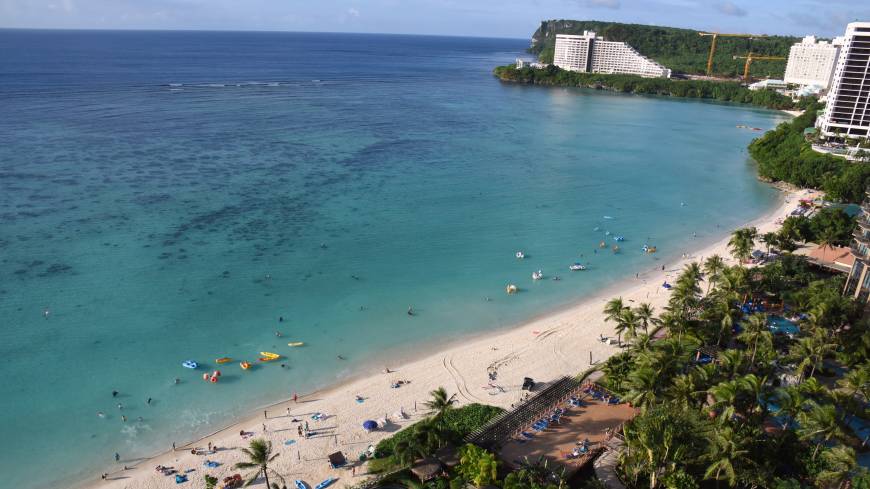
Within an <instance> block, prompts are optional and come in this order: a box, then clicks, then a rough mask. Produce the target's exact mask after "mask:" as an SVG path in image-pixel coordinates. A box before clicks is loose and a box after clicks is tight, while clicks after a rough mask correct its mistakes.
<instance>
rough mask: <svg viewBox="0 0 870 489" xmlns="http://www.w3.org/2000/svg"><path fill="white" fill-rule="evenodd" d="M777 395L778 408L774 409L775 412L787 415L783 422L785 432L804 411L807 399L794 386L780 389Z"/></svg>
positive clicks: (779, 414)
mask: <svg viewBox="0 0 870 489" xmlns="http://www.w3.org/2000/svg"><path fill="white" fill-rule="evenodd" d="M775 397H776V405H777V406H778V408H777V409H776V411H774V414H776V415H777V416H784V417H785V422H784V423H783V424H782V429H783V432H785V430H788V428H789V426H790V425H791V423H792V421H794V420H795V419H797V417H798V415H799V414H800V413H801V412H803V410H804V405H805V404H806V402H807V400H806V398H805V397H804V396H803V394H801V392H800V391H799V390H798V389H796V388H794V387H785V388H781V389H778V390H777V391H776V395H775Z"/></svg>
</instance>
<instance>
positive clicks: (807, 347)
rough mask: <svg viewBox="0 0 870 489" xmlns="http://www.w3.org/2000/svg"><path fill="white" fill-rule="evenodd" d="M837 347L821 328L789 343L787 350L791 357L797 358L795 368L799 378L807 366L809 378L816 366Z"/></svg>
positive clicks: (802, 376)
mask: <svg viewBox="0 0 870 489" xmlns="http://www.w3.org/2000/svg"><path fill="white" fill-rule="evenodd" d="M836 348H837V345H836V344H835V343H833V342H832V341H831V340H830V339H829V337H828V335H827V333H826V331H825V330H824V329H822V328H818V329H816V330H815V332H814V333H813V335H812V336H810V337H809V338H801V339H799V340H798V341H797V343H793V344H792V345H791V349H790V350H789V352H790V353H791V355H792V357H794V358H795V359H798V360H799V363H798V366H797V369H798V372H800V376H799V377H800V379H801V380H803V379H804V372H805V371H806V369H807V368H809V369H810V374H809V378H812V377H813V376H814V375H815V373H816V368H818V367H821V366H822V363H823V362H824V361H825V358H826V357H828V356H829V355H831V354H832V353H833V352H834V351H835V350H836Z"/></svg>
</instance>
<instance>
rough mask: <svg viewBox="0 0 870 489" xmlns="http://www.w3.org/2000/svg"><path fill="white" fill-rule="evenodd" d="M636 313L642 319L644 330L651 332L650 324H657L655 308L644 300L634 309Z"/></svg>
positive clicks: (647, 332)
mask: <svg viewBox="0 0 870 489" xmlns="http://www.w3.org/2000/svg"><path fill="white" fill-rule="evenodd" d="M634 313H635V315H637V317H638V319H640V325H641V326H643V332H644V333H646V334H649V326H650V324H656V323H657V322H658V320H657V319H656V318H655V309H654V308H653V307H652V306H651V305H649V304H648V303H646V302H644V303H641V305H639V306H637V307H636V308H635V309H634Z"/></svg>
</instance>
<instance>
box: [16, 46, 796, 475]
mask: <svg viewBox="0 0 870 489" xmlns="http://www.w3.org/2000/svg"><path fill="white" fill-rule="evenodd" d="M526 46H527V41H526V40H505V39H462V38H437V37H412V36H375V35H335V34H292V33H283V34H282V33H208V32H198V33H192V32H64V31H52V32H47V31H10V30H6V31H3V30H0V106H2V107H3V117H0V277H2V282H0V318H2V324H0V328H2V329H0V357H2V358H3V360H4V361H3V362H2V363H0V377H2V378H3V385H4V395H3V396H0V412H2V413H3V415H2V416H0V437H2V438H3V439H4V440H25V439H26V440H27V443H20V444H17V445H16V447H15V449H14V450H11V451H8V452H7V453H4V455H3V457H0V472H2V474H3V477H4V485H6V486H8V487H17V488H21V489H30V488H36V487H48V486H51V485H52V482H54V481H57V480H60V479H63V480H65V481H70V480H75V479H78V478H83V477H91V476H93V475H94V474H95V473H97V471H99V470H101V469H102V468H105V467H106V466H107V465H110V464H112V463H113V460H112V455H113V454H114V453H115V452H116V451H117V452H119V453H120V454H121V456H122V459H123V460H129V459H132V458H135V457H138V456H142V455H147V454H151V453H154V452H155V451H158V450H163V449H165V448H167V447H168V446H169V444H170V443H171V442H172V441H173V440H175V441H182V440H183V439H184V438H189V437H193V436H194V435H197V434H202V433H204V432H207V431H209V430H211V429H213V428H214V427H216V426H219V425H221V424H222V423H224V422H226V421H227V420H229V419H230V418H232V417H235V416H238V415H240V414H245V413H248V412H251V411H252V410H253V409H255V408H256V407H258V406H262V405H264V404H266V403H269V402H273V401H276V400H279V399H282V398H286V397H287V396H288V395H289V394H290V392H291V391H299V392H308V391H311V390H313V389H316V388H318V387H322V386H325V385H327V384H330V383H333V382H335V381H337V380H339V379H342V378H346V377H347V376H349V375H353V374H355V373H358V372H366V371H368V370H366V369H367V368H371V366H372V365H378V366H380V365H383V363H386V361H385V360H384V359H385V358H388V357H390V356H396V355H399V354H400V353H401V351H402V349H403V348H405V347H407V346H408V345H419V346H421V347H424V348H427V349H434V348H437V347H438V346H439V345H442V344H443V343H445V342H447V341H454V340H455V339H457V338H461V337H462V336H463V335H467V334H469V333H479V332H482V331H487V330H495V329H498V328H504V327H507V326H510V325H513V324H516V323H518V322H520V321H523V320H526V319H529V318H531V317H532V316H534V315H537V314H541V313H543V312H545V311H547V310H550V309H552V308H555V307H559V306H563V305H566V304H569V303H571V302H574V301H577V300H580V299H582V298H584V297H587V296H589V295H590V294H592V293H594V292H596V291H598V290H600V289H601V288H602V287H606V286H608V285H612V284H614V283H616V281H618V280H621V279H623V278H625V277H628V276H632V275H634V273H636V272H638V271H643V270H648V269H651V268H654V267H659V266H661V264H662V263H667V262H668V259H669V258H672V257H676V256H679V255H680V253H682V252H683V251H685V250H687V249H688V248H690V247H695V246H697V245H698V244H699V243H698V242H700V241H703V242H707V241H712V240H714V239H717V238H718V237H720V236H722V235H723V234H725V233H726V232H727V231H728V230H729V229H731V228H733V227H734V226H737V225H739V224H741V223H744V222H745V221H747V220H749V219H751V218H754V217H756V216H757V215H759V214H760V213H762V212H763V211H765V210H767V209H769V208H771V207H772V206H774V205H775V203H776V199H777V194H776V192H775V191H774V190H772V189H771V188H769V187H767V186H765V185H762V184H760V183H759V182H758V181H757V180H756V178H755V175H754V168H753V166H752V164H751V162H749V161H748V160H747V155H746V149H745V148H746V145H747V143H748V142H749V141H750V140H751V138H752V137H754V136H755V135H757V133H753V132H750V131H746V130H741V129H737V128H735V126H736V125H738V124H744V125H748V126H750V127H763V128H770V127H773V126H774V125H776V124H777V123H778V122H781V121H783V120H784V117H783V115H781V114H779V113H775V112H770V111H764V110H758V109H753V108H749V107H743V106H733V105H721V104H713V103H704V102H699V101H687V100H668V99H663V98H652V97H638V96H625V95H616V94H609V93H601V92H595V91H584V90H571V89H543V88H537V87H524V86H511V85H504V84H501V83H499V82H498V81H497V80H495V79H494V78H493V77H492V76H491V69H492V67H493V66H495V65H497V64H504V63H507V62H510V61H511V60H513V59H514V58H515V57H516V55H517V54H518V53H521V52H522V50H523V49H524V48H525V47H526ZM681 204H685V205H681ZM604 216H610V217H612V219H604ZM596 227H598V228H600V229H599V230H598V231H595V228H596ZM605 231H611V232H612V233H614V234H618V235H622V236H625V238H626V239H625V242H623V243H621V247H622V250H623V252H622V253H621V254H619V255H613V254H611V253H597V254H596V253H594V252H593V250H594V249H595V248H596V245H597V243H598V242H599V241H600V240H601V239H603V238H605V236H604V232H605ZM692 233H697V235H698V237H697V238H692ZM647 240H649V243H650V244H654V245H656V246H657V247H658V250H659V253H657V254H656V255H647V254H645V253H643V252H642V251H641V249H640V248H641V246H642V245H643V244H644V243H645V242H647ZM520 249H521V250H524V251H525V252H526V253H527V255H528V257H527V258H526V260H523V261H518V260H516V259H515V258H514V253H515V252H516V251H517V250H520ZM576 261H580V262H583V263H584V264H586V265H588V267H589V269H588V270H586V271H584V272H577V273H571V272H569V271H568V270H567V267H568V265H570V264H571V263H574V262H576ZM537 269H543V270H544V272H545V273H546V274H548V275H552V274H556V273H558V274H560V275H562V277H563V280H562V281H560V282H553V281H549V280H545V281H541V282H540V283H532V280H531V278H530V274H531V273H532V271H534V270H537ZM510 282H514V283H517V284H519V285H520V286H521V287H522V288H523V289H524V292H523V293H521V294H518V295H516V296H513V297H507V296H505V294H504V292H503V290H504V287H505V285H506V284H507V283H510ZM485 297H491V298H492V301H485V300H484V298H485ZM409 305H413V307H414V309H415V311H416V312H417V315H416V316H415V317H414V318H413V319H409V318H408V316H407V314H406V313H405V312H406V310H407V308H408V306H409ZM45 311H48V312H49V314H48V316H47V317H45V316H44V312H45ZM279 316H283V317H284V318H285V321H284V322H280V323H279V321H278V318H279ZM409 321H411V322H409ZM276 330H280V331H281V332H282V333H283V337H282V338H276V336H275V332H276ZM288 341H304V342H306V347H305V348H297V349H291V348H289V347H287V346H286V343H287V342H288ZM260 351H274V352H278V353H281V354H284V355H288V359H287V361H286V362H285V363H286V365H287V366H288V368H281V367H280V365H277V364H269V365H264V366H262V367H260V368H258V369H256V370H253V371H251V372H242V371H241V370H240V369H239V368H238V367H237V365H236V364H235V363H233V364H229V365H228V366H227V367H225V368H223V370H224V376H223V377H222V380H221V381H220V383H219V384H217V385H211V384H208V383H204V382H203V381H202V380H201V379H200V375H201V373H202V370H200V371H190V370H187V369H185V368H183V367H182V366H181V362H182V361H183V360H185V359H194V360H197V361H198V362H200V363H202V364H204V365H205V367H206V368H213V367H214V359H216V358H218V357H222V356H229V357H233V358H235V359H239V360H241V359H247V360H254V359H255V358H256V357H257V356H259V354H258V352H260ZM337 355H342V356H344V357H345V358H346V359H347V360H346V361H339V360H337V359H336V357H337ZM176 377H178V378H180V379H181V384H179V385H174V382H173V379H175V378H176ZM115 389H116V390H118V391H119V392H120V395H119V397H118V399H114V398H113V397H112V395H111V392H112V390H115ZM149 397H150V398H152V399H153V402H152V404H151V405H150V406H149V405H147V404H146V402H145V401H146V399H148V398H149ZM117 402H121V403H123V405H124V406H125V407H124V413H125V415H126V416H128V417H129V418H130V421H128V422H127V423H123V422H122V421H121V420H120V413H119V411H118V409H117V408H116V403H117ZM98 411H102V412H104V413H106V417H105V419H103V418H99V417H98V416H97V415H96V413H97V412H98ZM140 416H141V417H142V418H143V421H141V422H138V421H135V420H136V419H137V418H138V417H140ZM46 461H50V462H51V467H52V470H51V471H45V470H37V469H36V468H37V467H38V466H41V465H42V464H44V463H45V462H46ZM122 463H123V462H122ZM54 486H55V487H56V486H57V485H56V484H55V485H54Z"/></svg>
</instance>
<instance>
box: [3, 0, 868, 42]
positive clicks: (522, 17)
mask: <svg viewBox="0 0 870 489" xmlns="http://www.w3.org/2000/svg"><path fill="white" fill-rule="evenodd" d="M544 19H575V20H606V21H617V22H631V23H640V24H656V25H666V26H673V27H686V28H691V29H701V30H716V31H719V32H738V33H753V34H790V35H797V36H804V35H808V34H814V35H817V36H820V37H832V36H835V35H841V34H842V33H843V31H844V30H845V26H846V24H847V23H849V22H854V21H856V20H862V21H870V0H0V28H2V27H7V28H61V29H196V30H277V31H319V32H366V33H396V34H431V35H453V36H483V37H511V38H528V37H530V36H531V34H532V32H534V30H535V29H536V28H537V27H538V25H539V23H540V21H541V20H544Z"/></svg>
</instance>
